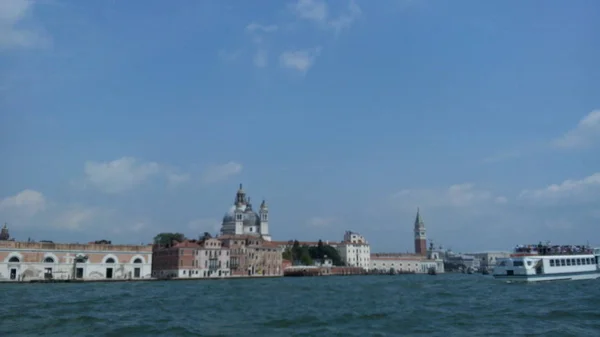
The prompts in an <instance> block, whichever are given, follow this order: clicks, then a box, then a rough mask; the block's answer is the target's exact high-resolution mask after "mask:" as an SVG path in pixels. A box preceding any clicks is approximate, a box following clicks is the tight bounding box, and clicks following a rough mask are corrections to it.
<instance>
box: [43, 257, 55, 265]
mask: <svg viewBox="0 0 600 337" xmlns="http://www.w3.org/2000/svg"><path fill="white" fill-rule="evenodd" d="M44 263H54V259H53V258H52V257H50V256H48V257H47V258H45V259H44Z"/></svg>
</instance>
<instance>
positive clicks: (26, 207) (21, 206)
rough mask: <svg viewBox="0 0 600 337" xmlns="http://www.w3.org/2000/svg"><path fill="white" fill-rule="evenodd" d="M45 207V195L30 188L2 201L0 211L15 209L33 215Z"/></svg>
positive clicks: (20, 212)
mask: <svg viewBox="0 0 600 337" xmlns="http://www.w3.org/2000/svg"><path fill="white" fill-rule="evenodd" d="M45 209H46V198H45V197H44V195H43V194H42V193H40V192H38V191H34V190H29V189H27V190H23V191H21V192H19V193H17V194H16V195H14V196H11V197H7V198H4V199H3V200H1V201H0V211H15V212H17V213H18V214H21V215H25V216H33V215H35V214H36V213H38V212H41V211H43V210H45Z"/></svg>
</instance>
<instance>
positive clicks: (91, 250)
mask: <svg viewBox="0 0 600 337" xmlns="http://www.w3.org/2000/svg"><path fill="white" fill-rule="evenodd" d="M151 273H152V246H149V245H148V246H143V245H113V244H104V243H102V244H96V243H90V244H65V243H53V242H19V241H7V240H2V241H0V281H32V280H49V279H55V280H67V279H71V280H73V279H76V280H105V279H108V280H110V279H112V280H119V279H121V280H123V279H145V278H150V277H151Z"/></svg>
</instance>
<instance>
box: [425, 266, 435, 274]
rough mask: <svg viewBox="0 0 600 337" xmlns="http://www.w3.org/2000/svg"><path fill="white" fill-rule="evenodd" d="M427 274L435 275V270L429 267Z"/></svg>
mask: <svg viewBox="0 0 600 337" xmlns="http://www.w3.org/2000/svg"><path fill="white" fill-rule="evenodd" d="M427 274H429V275H437V270H436V269H435V267H429V269H427Z"/></svg>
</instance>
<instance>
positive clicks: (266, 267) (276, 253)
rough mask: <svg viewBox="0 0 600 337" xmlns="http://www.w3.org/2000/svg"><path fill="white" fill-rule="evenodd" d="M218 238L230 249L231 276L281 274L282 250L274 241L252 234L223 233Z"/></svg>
mask: <svg viewBox="0 0 600 337" xmlns="http://www.w3.org/2000/svg"><path fill="white" fill-rule="evenodd" d="M219 240H221V241H222V242H223V245H224V246H226V247H228V248H229V250H230V251H231V261H230V263H231V264H230V266H231V275H232V276H283V267H282V265H283V259H282V255H281V254H282V252H283V251H282V249H281V248H280V247H279V245H278V244H277V243H276V242H270V241H266V240H264V239H262V238H260V237H256V236H253V235H223V236H220V237H219Z"/></svg>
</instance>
